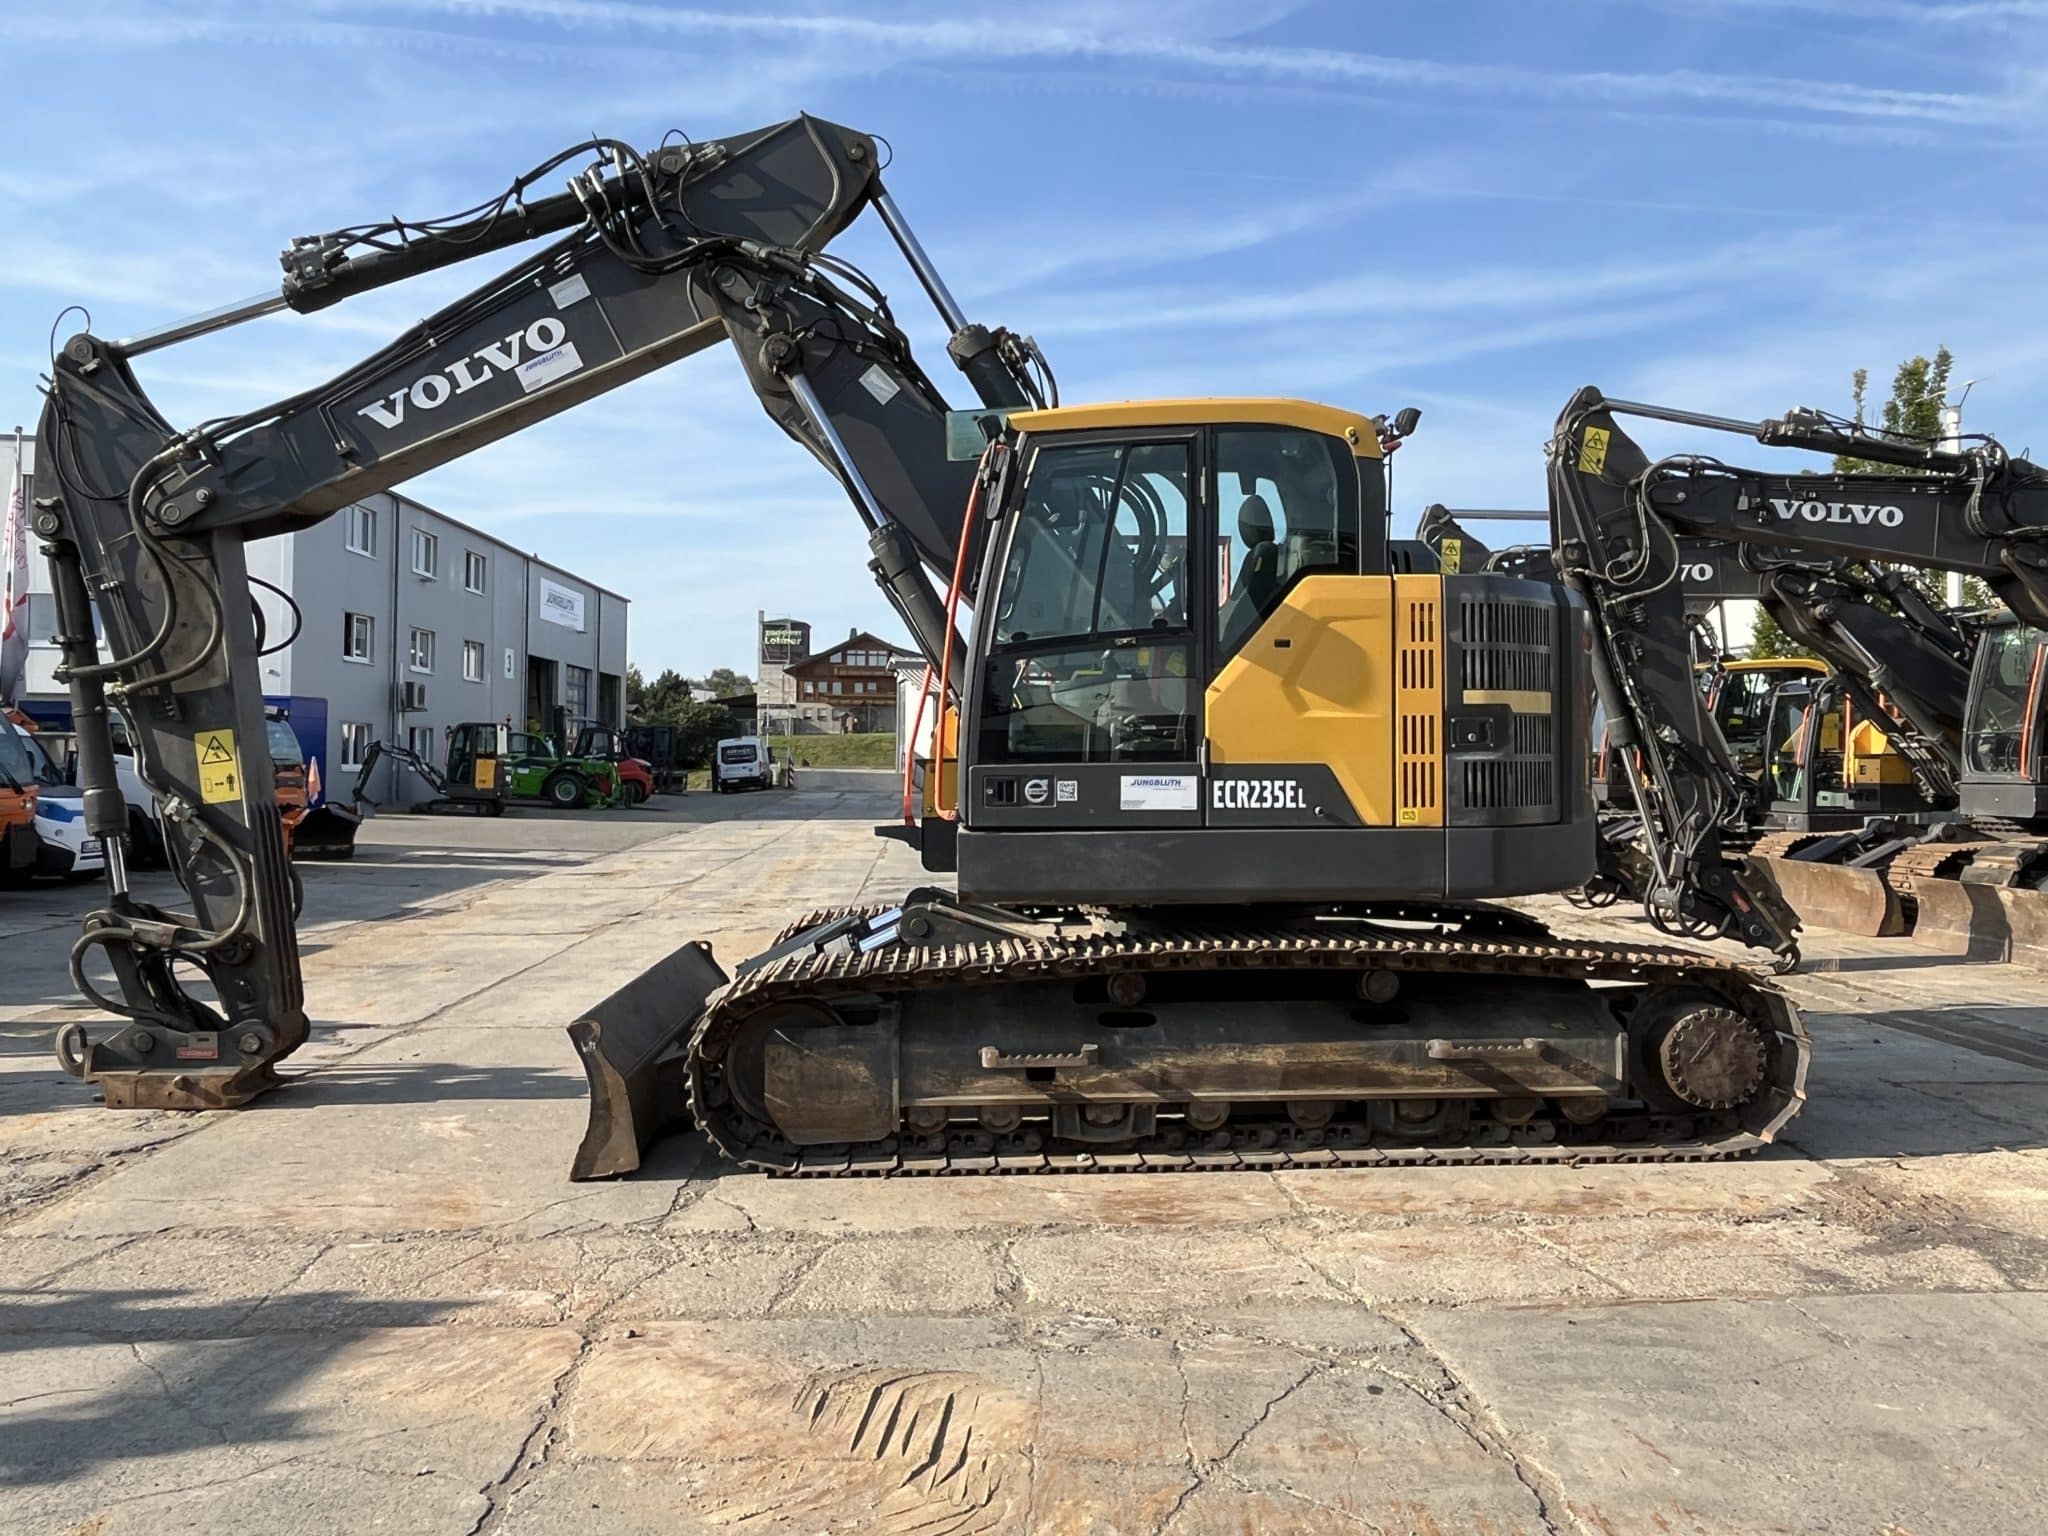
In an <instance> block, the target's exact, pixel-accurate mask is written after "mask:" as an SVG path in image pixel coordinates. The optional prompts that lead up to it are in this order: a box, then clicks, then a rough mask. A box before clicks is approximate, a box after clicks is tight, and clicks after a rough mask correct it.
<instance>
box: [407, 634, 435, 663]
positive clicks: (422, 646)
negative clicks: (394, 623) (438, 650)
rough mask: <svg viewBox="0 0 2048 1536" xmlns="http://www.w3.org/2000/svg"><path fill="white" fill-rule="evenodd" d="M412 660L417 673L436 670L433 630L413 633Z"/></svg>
mask: <svg viewBox="0 0 2048 1536" xmlns="http://www.w3.org/2000/svg"><path fill="white" fill-rule="evenodd" d="M410 659H411V664H412V669H413V671H415V672H431V671H433V670H434V632H433V631H432V630H431V629H416V630H414V631H413V632H412V649H411V652H410Z"/></svg>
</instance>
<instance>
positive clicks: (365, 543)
mask: <svg viewBox="0 0 2048 1536" xmlns="http://www.w3.org/2000/svg"><path fill="white" fill-rule="evenodd" d="M341 537H342V541H343V542H344V543H345V544H347V545H348V547H349V548H350V549H352V550H354V551H355V552H356V553H357V554H359V555H367V556H369V557H370V558H371V559H372V560H374V559H376V558H377V509H376V508H375V507H366V506H363V505H362V504H361V503H360V502H358V503H357V504H356V505H354V506H352V507H347V508H345V509H343V511H342V514H341Z"/></svg>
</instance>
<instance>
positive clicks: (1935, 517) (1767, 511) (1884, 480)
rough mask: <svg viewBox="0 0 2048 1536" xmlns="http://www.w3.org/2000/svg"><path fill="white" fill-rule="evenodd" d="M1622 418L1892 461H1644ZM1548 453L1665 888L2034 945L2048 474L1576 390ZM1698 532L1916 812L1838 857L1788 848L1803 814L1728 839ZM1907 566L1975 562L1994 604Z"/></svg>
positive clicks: (1727, 786) (2007, 945)
mask: <svg viewBox="0 0 2048 1536" xmlns="http://www.w3.org/2000/svg"><path fill="white" fill-rule="evenodd" d="M1626 418H1636V419H1644V420H1654V421H1660V422H1667V423H1674V424H1678V425H1681V426H1687V427H1692V428H1696V429H1701V430H1706V431H1711V432H1716V433H1725V434H1735V435H1740V436H1744V437H1749V438H1752V439H1754V440H1755V441H1757V442H1759V443H1762V444H1765V445H1766V446H1770V447H1780V448H1794V449H1805V450H1808V451H1812V452H1819V453H1825V454H1831V455H1847V456H1849V457H1851V458H1854V459H1857V460H1863V461H1874V462H1876V463H1878V464H1881V465H1887V466H1895V467H1896V469H1895V471H1889V472H1888V471H1886V470H1876V471H1869V470H1858V471H1855V472H1850V473H1842V472H1836V471H1832V470H1822V471H1808V470H1802V469H1800V468H1797V467H1787V468H1784V469H1779V470H1756V469H1748V468H1742V467H1737V466H1734V465H1730V464H1727V463H1724V462H1723V461H1721V460H1720V459H1718V458H1714V457H1709V456H1706V455H1703V454H1697V453H1686V454H1674V455H1670V456H1667V457H1664V458H1662V459H1658V460H1655V461H1652V460H1651V459H1650V458H1649V457H1648V456H1647V455H1646V454H1645V453H1644V452H1643V451H1642V450H1641V448H1639V447H1638V446H1637V444H1636V443H1635V442H1634V440H1633V439H1632V438H1630V437H1629V436H1628V435H1627V433H1626V432H1625V431H1624V430H1623V429H1622V427H1621V425H1620V423H1621V421H1622V420H1623V419H1626ZM1550 453H1551V462H1550V484H1551V507H1552V523H1553V529H1554V533H1555V537H1556V540H1557V545H1556V550H1555V556H1554V557H1555V560H1556V563H1557V566H1558V568H1559V570H1560V571H1561V572H1562V573H1563V576H1564V579H1565V580H1566V581H1567V582H1568V583H1569V584H1570V585H1571V586H1572V587H1573V588H1574V590H1576V591H1578V592H1579V593H1580V594H1581V595H1582V596H1583V597H1584V598H1585V599H1586V601H1587V603H1588V605H1589V607H1590V608H1591V609H1592V610H1593V614H1594V629H1595V633H1596V635H1597V636H1598V642H1597V644H1596V648H1595V668H1594V673H1595V678H1596V680H1597V682H1598V686H1599V688H1600V692H1601V696H1602V699H1603V702H1605V704H1606V706H1607V709H1608V713H1609V716H1610V718H1611V719H1612V720H1613V721H1615V722H1616V723H1617V725H1618V726H1619V727H1620V728H1621V729H1622V730H1623V732H1624V733H1625V734H1624V737H1623V744H1624V745H1625V746H1626V747H1627V748H1628V749H1629V750H1631V751H1633V752H1636V753H1637V754H1639V756H1640V760H1641V762H1642V763H1643V765H1644V772H1643V773H1641V774H1640V775H1636V776H1633V777H1632V778H1631V780H1630V782H1631V785H1632V787H1633V790H1634V792H1635V793H1636V794H1637V795H1638V796H1639V798H1640V809H1641V812H1642V820H1643V825H1644V829H1645V836H1646V841H1647V844H1648V847H1649V851H1650V854H1651V857H1652V862H1653V864H1654V867H1655V871H1656V880H1657V881H1658V882H1659V883H1660V885H1662V886H1663V887H1664V888H1665V889H1666V890H1667V891H1668V892H1676V891H1683V890H1687V889H1690V888H1692V887H1694V886H1696V885H1701V884H1705V885H1709V886H1712V887H1714V888H1717V889H1719V888H1724V887H1725V886H1726V885H1727V884H1728V883H1730V882H1734V881H1739V880H1741V879H1744V878H1748V877H1754V876H1756V875H1758V874H1767V875H1768V876H1769V878H1770V879H1771V880H1773V881H1774V882H1778V883H1780V884H1781V885H1782V887H1783V890H1784V893H1785V894H1787V895H1790V896H1793V897H1794V898H1795V899H1794V901H1793V903H1792V905H1793V906H1795V907H1800V908H1802V909H1808V910H1813V911H1815V912H1817V913H1818V912H1825V913H1828V914H1829V915H1830V916H1831V917H1832V918H1834V919H1836V920H1837V923H1838V924H1839V925H1840V926H1846V927H1849V928H1851V929H1852V931H1862V932H1868V933H1895V932H1899V931H1901V930H1902V929H1903V928H1904V927H1906V926H1907V925H1909V924H1911V925H1913V926H1914V929H1915V931H1916V932H1919V933H1923V934H1931V933H1940V934H1942V935H1947V936H1952V938H1953V941H1954V942H1956V943H1957V944H1958V945H1959V946H1960V947H1963V948H1965V949H1967V950H1969V951H1970V952H1972V953H1977V954H1983V955H1987V956H1991V957H1999V956H2003V955H2008V954H2011V953H2013V952H2014V951H2015V950H2021V949H2024V950H2028V951H2032V952H2035V953H2040V952H2044V951H2048V776H2044V757H2043V746H2044V742H2048V700H2044V696H2043V683H2042V679H2043V671H2044V664H2043V660H2042V658H2043V656H2044V655H2048V638H2044V635H2043V632H2042V629H2041V627H2040V626H2042V625H2043V624H2044V623H2048V470H2043V469H2042V468H2041V467H2040V466H2038V465H2035V464H2033V463H2030V462H2029V461H2027V460H2025V459H2021V458H2015V457H2013V456H2012V455H2010V454H2008V453H2007V452H2006V451H2005V450H2004V449H2003V448H2002V447H2001V446H2000V445H1999V444H1998V442H1997V441H1996V440H1995V439H1993V438H1990V437H1982V436H1980V437H1974V438H1972V439H1969V440H1967V441H1965V442H1962V443H1955V444H1941V443H1933V442H1924V441H1921V440H1918V439H1914V438H1906V437H1900V436H1897V435H1894V434H1890V433H1886V432H1882V431H1878V430H1875V429H1872V428H1869V427H1867V426H1865V425H1864V424H1862V423H1860V422H1850V421H1843V420H1840V419H1838V418H1833V417H1829V416H1826V415H1824V414H1822V413H1820V412H1816V411H1811V410H1800V411H1793V412H1788V413H1787V414H1786V415H1785V416H1784V417H1782V418H1776V419H1772V420H1766V421H1754V422H1751V421H1741V420H1737V419H1733V418H1728V417H1721V416H1710V415H1704V414H1701V413H1698V412H1694V411H1688V410H1679V409H1673V408H1670V407H1665V406H1655V405H1646V404H1641V403H1637V402H1632V401H1618V400H1609V399H1606V398H1605V397H1603V396H1602V395H1601V394H1600V392H1599V391H1597V390H1594V389H1590V388H1589V389H1586V390H1583V391H1581V392H1580V394H1579V395H1577V396H1576V397H1575V398H1574V399H1573V400H1572V402H1571V403H1570V404H1569V405H1568V406H1567V407H1566V409H1565V411H1564V413H1563V415H1562V416H1561V417H1560V418H1559V421H1558V428H1557V433H1556V436H1555V438H1554V439H1553V441H1552V444H1551V449H1550ZM1688 539H1711V540H1717V541H1723V542H1726V543H1729V544H1732V545H1735V546H1738V547H1739V548H1741V549H1742V550H1744V551H1746V552H1747V553H1746V555H1745V559H1746V560H1747V561H1748V562H1749V563H1751V564H1752V565H1753V567H1754V568H1755V569H1757V570H1758V571H1759V572H1760V573H1761V574H1762V575H1763V579H1764V589H1763V592H1762V594H1761V595H1762V597H1763V600H1764V601H1765V603H1766V605H1767V606H1769V607H1770V609H1771V611H1772V612H1773V614H1775V615H1777V616H1778V618H1779V621H1780V623H1781V624H1783V625H1784V626H1785V628H1786V629H1787V631H1788V633H1790V634H1791V635H1792V636H1793V638H1794V639H1796V640H1798V641H1800V642H1801V643H1803V644H1806V645H1810V646H1811V647H1813V649H1814V652H1815V654H1817V655H1819V656H1822V657H1824V658H1825V659H1826V660H1828V661H1829V663H1830V664H1831V666H1832V667H1833V669H1834V675H1835V679H1836V680H1837V681H1838V682H1839V683H1840V684H1841V686H1842V687H1843V688H1844V689H1845V691H1846V695H1847V698H1848V701H1849V703H1850V704H1851V705H1853V706H1854V708H1855V715H1856V718H1858V719H1860V720H1862V721H1864V722H1882V727H1881V728H1882V731H1883V733H1884V735H1885V736H1886V738H1887V739H1888V740H1889V741H1890V742H1891V743H1892V744H1893V745H1895V746H1896V748H1897V749H1898V751H1899V753H1900V754H1901V756H1902V757H1903V758H1904V760H1905V762H1906V764H1907V765H1908V766H1909V768H1910V772H1911V776H1912V778H1913V780H1914V786H1913V789H1914V795H1913V796H1912V797H1911V798H1910V799H1907V800H1906V801H1905V803H1904V809H1905V810H1906V812H1907V814H1904V815H1901V816H1888V817H1885V818H1883V819H1881V820H1880V821H1879V822H1878V823H1877V824H1876V826H1875V827H1874V828H1873V829H1872V831H1871V832H1870V833H1868V834H1866V837H1865V840H1866V841H1867V843H1868V846H1867V847H1864V848H1862V849H1861V851H1860V852H1859V853H1858V855H1857V857H1855V858H1854V859H1852V860H1851V861H1849V862H1847V863H1843V864H1834V865H1829V864H1824V863H1816V862H1814V861H1813V860H1812V859H1810V858H1792V857H1786V855H1789V854H1793V853H1808V852H1811V851H1813V850H1810V849H1808V848H1807V847H1805V846H1803V845H1804V843H1805V840H1806V837H1807V833H1806V832H1805V831H1803V830H1801V829H1797V828H1788V829H1787V830H1786V831H1785V832H1784V833H1783V834H1782V835H1781V836H1779V837H1777V838H1773V839H1766V840H1765V841H1763V842H1761V843H1759V844H1758V845H1757V854H1758V857H1756V858H1754V859H1747V860H1745V859H1735V858H1731V857H1729V856H1728V853H1727V851H1726V849H1725V848H1724V846H1723V843H1724V838H1725V837H1726V835H1727V833H1728V832H1729V830H1730V828H1731V826H1732V825H1733V821H1732V818H1733V817H1734V816H1735V815H1736V813H1737V811H1738V810H1739V806H1738V799H1739V795H1738V792H1737V788H1738V786H1739V780H1740V773H1739V770H1737V769H1736V768H1735V767H1734V765H1733V763H1732V761H1731V759H1730V757H1729V754H1728V751H1727V747H1726V743H1725V742H1723V741H1722V740H1721V737H1720V735H1719V733H1718V732H1717V731H1714V730H1712V729H1711V728H1710V726H1703V724H1702V722H1701V720H1700V718H1699V704H1698V695H1697V690H1695V689H1693V688H1692V687H1691V686H1690V678H1689V676H1688V675H1686V674H1688V673H1689V669H1690V657H1689V656H1688V655H1686V654H1685V653H1684V651H1683V650H1682V649H1681V648H1680V647H1678V646H1676V645H1675V644H1674V642H1673V635H1674V634H1675V633H1676V630H1675V628H1674V625H1675V622H1676V619H1677V617H1678V615H1677V612H1676V610H1677V608H1678V606H1679V601H1680V599H1679V597H1678V590H1679V588H1678V584H1677V580H1676V564H1677V562H1678V555H1677V553H1676V551H1677V550H1678V549H1679V547H1680V543H1679V541H1681V540H1688ZM1899 567H1906V568H1916V569H1922V570H1937V571H1955V572H1962V573H1964V574H1968V575H1973V576H1977V577H1979V578H1981V579H1982V580H1984V581H1985V582H1987V583H1988V584H1989V585H1990V587H1991V589H1992V590H1993V592H1994V593H1995V594H1996V595H1997V596H1998V598H1999V599H2000V600H2001V601H2002V602H2003V603H2005V604H2006V605H2007V607H2006V611H2005V612H2004V613H2002V614H1991V615H1978V614H1958V613H1950V612H1948V611H1946V610H1943V609H1941V608H1940V607H1938V606H1937V605H1935V604H1933V603H1932V602H1930V601H1929V600H1928V599H1927V597H1926V596H1925V595H1924V594H1923V593H1922V592H1921V591H1920V590H1919V589H1918V587H1916V586H1915V585H1914V584H1913V583H1912V582H1911V581H1910V580H1908V579H1907V578H1906V576H1905V575H1904V574H1903V573H1902V572H1901V570H1900V569H1898V568H1899ZM1890 787H1891V788H1892V789H1893V791H1894V792H1895V795H1896V794H1897V793H1898V792H1899V791H1900V789H1901V788H1902V787H1901V786H1899V785H1897V784H1894V785H1892V786H1890ZM1898 808H1899V806H1898V805H1897V804H1895V806H1894V809H1895V810H1897V809H1898Z"/></svg>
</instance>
